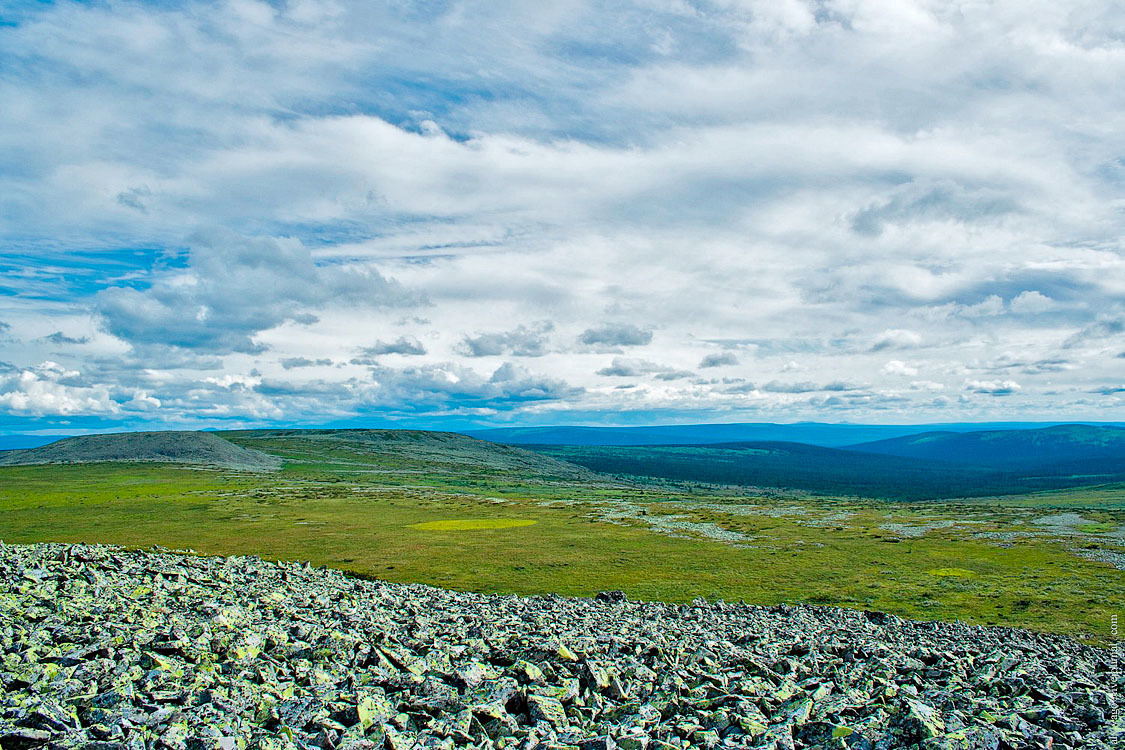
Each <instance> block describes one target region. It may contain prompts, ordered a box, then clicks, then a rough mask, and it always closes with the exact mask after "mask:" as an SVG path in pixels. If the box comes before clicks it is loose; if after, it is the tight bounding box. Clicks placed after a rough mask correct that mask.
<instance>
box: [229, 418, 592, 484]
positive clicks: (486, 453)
mask: <svg viewBox="0 0 1125 750" xmlns="http://www.w3.org/2000/svg"><path fill="white" fill-rule="evenodd" d="M220 434H221V435H222V436H223V437H225V438H226V439H228V440H230V441H231V442H233V443H236V444H238V445H242V446H245V447H247V448H253V449H258V450H262V451H266V452H268V453H271V454H274V455H277V456H284V457H285V458H286V459H288V460H291V461H294V462H298V463H299V462H301V461H311V462H314V463H322V462H324V461H325V460H329V461H337V462H341V463H345V464H363V463H376V464H378V465H380V466H387V465H390V466H393V467H394V468H395V469H396V470H399V471H409V470H414V471H418V472H427V473H443V472H456V473H459V474H463V475H466V474H474V473H476V474H479V473H496V472H499V473H514V474H520V475H526V476H534V477H540V478H554V479H571V480H575V479H577V480H586V479H592V478H593V475H592V474H591V472H590V471H589V470H587V469H584V468H582V467H580V466H576V465H574V464H569V463H565V462H563V461H560V460H558V459H555V458H552V457H550V456H544V455H542V454H539V453H535V452H534V451H529V450H525V449H523V448H516V447H513V446H510V445H501V444H499V443H490V442H488V441H486V440H478V439H477V438H473V437H469V436H467V435H461V434H458V433H454V432H430V431H423V430H244V431H234V432H223V433H220ZM357 469H358V470H362V466H358V465H357Z"/></svg>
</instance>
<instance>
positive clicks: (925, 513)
mask: <svg viewBox="0 0 1125 750" xmlns="http://www.w3.org/2000/svg"><path fill="white" fill-rule="evenodd" d="M222 435H223V437H225V438H227V439H228V440H230V441H231V442H234V443H236V444H238V445H242V446H245V447H248V448H254V449H257V450H260V451H264V452H266V453H270V454H273V455H276V456H280V457H282V458H283V459H284V464H283V467H282V468H281V469H280V470H278V471H262V472H251V471H242V470H232V469H218V468H212V467H190V466H182V465H174V464H167V463H148V462H137V463H90V464H63V465H40V466H10V467H0V540H3V541H4V542H6V543H26V542H42V541H60V542H96V543H110V544H119V545H124V546H126V547H131V548H147V547H151V546H153V545H158V546H162V547H167V548H172V549H181V550H182V549H190V550H194V551H196V552H198V553H200V554H224V555H225V554H252V555H258V556H261V557H263V558H267V559H287V560H306V561H309V562H311V563H312V564H314V565H327V566H331V567H335V568H340V569H343V570H347V571H350V572H352V573H355V574H357V575H361V576H365V577H372V578H379V579H384V580H389V581H397V582H418V583H427V584H433V585H437V586H443V587H448V588H454V589H464V590H472V591H481V592H497V593H520V594H547V593H557V594H563V595H592V594H594V593H596V592H598V591H602V590H608V589H622V590H624V591H625V592H626V593H627V594H628V595H629V596H630V597H632V598H637V599H659V600H665V601H673V602H680V601H690V600H691V599H694V598H696V597H704V598H706V599H710V600H714V599H726V600H730V601H736V600H743V601H746V602H750V603H755V604H780V603H796V602H805V603H812V604H821V605H833V606H841V607H849V608H855V609H869V610H882V611H886V612H891V613H895V614H898V615H902V616H905V617H910V618H913V619H923V620H947V621H953V620H960V621H963V622H967V623H972V624H980V625H1000V626H1014V627H1025V628H1031V629H1035V630H1040V631H1049V632H1057V633H1066V634H1070V635H1074V636H1077V637H1079V638H1082V639H1085V640H1089V641H1093V642H1102V643H1104V642H1108V639H1109V637H1110V634H1109V623H1110V615H1111V610H1112V608H1113V605H1114V603H1115V602H1116V603H1120V602H1121V601H1125V574H1123V573H1122V567H1125V485H1120V484H1110V485H1101V486H1094V487H1083V488H1070V489H1065V490H1058V491H1053V492H1042V493H1033V494H1024V495H1015V496H1007V497H988V498H971V499H960V500H958V499H953V500H949V499H945V500H935V501H902V500H882V499H870V498H860V497H845V496H831V495H812V494H804V493H798V492H784V491H771V490H751V489H747V488H735V487H724V486H717V485H703V484H697V483H690V482H672V481H660V482H658V481H655V480H650V481H645V480H640V479H636V480H626V479H622V478H612V477H608V476H604V475H598V474H594V473H592V472H587V471H586V470H584V469H579V468H576V467H572V466H569V465H567V464H562V463H560V462H556V461H554V460H553V459H550V458H547V457H545V456H539V455H538V454H532V453H529V452H524V451H517V450H514V449H509V448H503V449H501V447H499V446H493V445H492V444H489V443H483V442H480V441H475V440H471V439H469V438H456V439H451V438H448V437H446V438H443V442H440V443H433V442H432V441H428V440H427V439H426V438H424V437H422V436H419V435H418V434H415V436H413V437H410V438H409V439H405V440H400V439H392V438H388V437H387V436H386V435H383V436H381V437H378V439H376V438H374V437H372V436H370V435H365V434H363V433H360V432H355V433H336V434H328V433H301V432H295V431H293V432H276V431H275V432H230V433H222ZM1115 565H1116V566H1117V567H1115Z"/></svg>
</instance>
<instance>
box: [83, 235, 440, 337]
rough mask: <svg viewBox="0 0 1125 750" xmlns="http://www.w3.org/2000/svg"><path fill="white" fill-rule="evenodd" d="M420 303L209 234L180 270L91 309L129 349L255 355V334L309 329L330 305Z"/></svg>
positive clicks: (253, 244)
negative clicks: (289, 326)
mask: <svg viewBox="0 0 1125 750" xmlns="http://www.w3.org/2000/svg"><path fill="white" fill-rule="evenodd" d="M419 301H420V300H419V298H418V297H417V295H414V294H412V293H410V292H408V291H406V290H405V289H403V288H402V287H401V286H400V285H399V284H398V283H396V282H394V281H389V280H387V279H385V278H383V277H382V276H381V275H380V274H379V273H378V272H377V271H375V270H374V269H373V268H370V267H364V268H346V267H338V266H324V265H320V264H318V263H317V262H316V261H315V260H314V259H313V257H312V254H311V253H310V252H309V250H308V248H306V247H305V246H304V245H303V244H302V243H301V242H299V241H297V240H293V239H284V238H283V239H274V238H265V237H246V236H242V235H238V234H235V233H233V232H230V231H226V230H211V231H208V232H202V233H198V234H196V235H195V236H194V237H193V238H192V240H191V249H190V252H189V254H188V258H187V266H186V267H185V268H183V269H177V270H173V271H169V272H168V273H167V274H165V275H163V276H162V277H160V278H157V279H156V280H155V281H154V283H153V284H152V285H151V286H149V287H148V288H144V289H137V288H135V287H131V286H115V287H111V288H109V289H106V290H104V291H101V292H99V293H98V294H97V297H96V299H95V309H96V310H97V313H98V315H99V317H100V320H101V323H102V326H103V327H104V328H105V330H106V331H108V332H109V333H111V334H113V335H114V336H116V337H118V338H120V339H123V340H124V341H126V342H128V343H130V344H132V345H134V346H155V347H173V348H182V349H189V350H193V351H196V352H201V353H212V354H229V353H232V352H241V353H245V354H255V353H259V352H262V351H264V350H265V348H266V347H265V346H264V345H263V344H261V343H259V342H257V341H255V340H254V337H255V335H256V334H258V333H261V332H262V331H265V330H268V329H271V328H274V327H276V326H279V325H281V324H282V323H285V322H294V323H306V324H307V323H313V322H315V321H316V320H317V317H316V311H317V310H318V309H320V308H322V307H324V306H326V305H328V304H330V303H331V304H341V303H343V304H350V305H354V306H355V307H357V308H360V309H363V308H378V307H394V306H403V305H412V304H418V303H419Z"/></svg>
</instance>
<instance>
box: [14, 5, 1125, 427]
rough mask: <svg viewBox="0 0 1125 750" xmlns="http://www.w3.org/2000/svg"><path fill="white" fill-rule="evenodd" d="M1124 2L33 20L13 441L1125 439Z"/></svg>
mask: <svg viewBox="0 0 1125 750" xmlns="http://www.w3.org/2000/svg"><path fill="white" fill-rule="evenodd" d="M1123 80H1125V5H1122V4H1121V3H1119V2H1114V1H1113V0H1105V1H1098V0H1095V1H1091V2H1085V1H1083V0H1075V1H1074V2H1066V3H1057V2H1047V1H1046V0H1013V1H1011V2H1003V1H997V2H987V1H985V0H964V1H961V2H959V1H957V0H953V1H948V0H941V1H937V0H935V1H933V2H922V1H912V0H882V1H881V2H873V1H871V0H821V1H817V2H803V1H801V0H762V1H760V2H759V1H758V0H707V1H703V0H699V1H696V2H691V1H689V0H636V1H634V2H630V1H628V0H613V1H612V2H581V1H578V0H539V1H538V2H534V3H528V2H507V1H506V0H487V2H461V1H458V0H418V1H416V2H414V1H411V0H364V1H362V2H359V1H357V2H349V1H348V0H292V1H291V2H286V1H284V0H277V1H276V2H269V3H267V2H258V1H257V0H230V1H229V2H190V1H189V2H149V3H143V2H123V1H118V0H112V1H110V2H21V1H20V0H14V1H10V2H6V3H4V4H3V5H0V102H3V105H2V106H0V268H2V270H3V274H2V275H0V431H3V432H9V433H18V432H37V431H38V432H47V433H49V432H58V433H73V432H80V431H87V430H96V429H111V428H126V427H128V428H136V427H144V426H151V427H159V428H170V427H189V428H202V427H244V426H258V425H260V426H268V425H283V424H284V425H353V424H354V425H360V424H369V425H382V424H398V425H403V426H422V427H434V426H456V427H460V428H463V427H467V426H473V425H479V426H488V425H532V424H643V423H671V422H708V421H711V422H731V421H773V422H793V421H800V420H817V421H825V422H860V423H933V422H953V421H984V420H995V419H1005V420H1012V419H1015V420H1048V421H1065V420H1069V419H1083V420H1102V421H1112V420H1122V419H1125V86H1122V85H1121V81H1123Z"/></svg>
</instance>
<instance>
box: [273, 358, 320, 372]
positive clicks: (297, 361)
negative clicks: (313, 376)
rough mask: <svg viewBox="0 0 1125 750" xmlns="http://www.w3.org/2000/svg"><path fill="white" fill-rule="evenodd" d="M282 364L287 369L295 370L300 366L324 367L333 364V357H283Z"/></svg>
mask: <svg viewBox="0 0 1125 750" xmlns="http://www.w3.org/2000/svg"><path fill="white" fill-rule="evenodd" d="M279 361H280V362H281V366H282V367H284V368H285V369H286V370H294V369H297V368H300V367H324V366H327V365H331V364H332V360H331V359H326V358H321V359H309V358H308V357H283V358H282V359H281V360H279Z"/></svg>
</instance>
